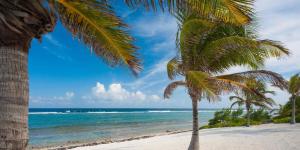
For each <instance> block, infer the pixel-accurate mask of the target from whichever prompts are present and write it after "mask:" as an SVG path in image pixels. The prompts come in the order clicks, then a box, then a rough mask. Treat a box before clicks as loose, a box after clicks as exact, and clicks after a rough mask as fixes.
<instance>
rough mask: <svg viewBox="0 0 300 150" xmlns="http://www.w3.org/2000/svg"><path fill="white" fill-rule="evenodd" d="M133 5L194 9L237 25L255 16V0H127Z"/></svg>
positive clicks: (172, 11)
mask: <svg viewBox="0 0 300 150" xmlns="http://www.w3.org/2000/svg"><path fill="white" fill-rule="evenodd" d="M125 2H126V3H127V4H128V5H129V6H131V7H138V6H141V5H142V6H144V7H145V8H147V9H150V8H152V9H153V10H157V7H160V8H161V9H162V10H164V9H166V8H167V9H168V10H169V12H171V13H175V12H178V11H180V10H184V11H193V12H195V13H197V14H199V15H201V16H205V17H206V18H210V19H212V18H213V19H215V20H222V21H224V22H229V23H232V24H236V25H244V24H247V23H249V22H250V21H251V20H252V19H251V18H252V17H253V4H254V0H125Z"/></svg>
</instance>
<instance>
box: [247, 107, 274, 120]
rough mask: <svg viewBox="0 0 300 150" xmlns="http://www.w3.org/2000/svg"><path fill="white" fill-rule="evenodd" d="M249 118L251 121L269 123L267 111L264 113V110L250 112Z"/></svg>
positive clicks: (269, 116)
mask: <svg viewBox="0 0 300 150" xmlns="http://www.w3.org/2000/svg"><path fill="white" fill-rule="evenodd" d="M250 118H251V120H253V121H257V122H261V123H267V122H269V121H270V119H271V115H270V113H269V112H268V111H266V110H264V109H258V110H256V111H251V113H250Z"/></svg>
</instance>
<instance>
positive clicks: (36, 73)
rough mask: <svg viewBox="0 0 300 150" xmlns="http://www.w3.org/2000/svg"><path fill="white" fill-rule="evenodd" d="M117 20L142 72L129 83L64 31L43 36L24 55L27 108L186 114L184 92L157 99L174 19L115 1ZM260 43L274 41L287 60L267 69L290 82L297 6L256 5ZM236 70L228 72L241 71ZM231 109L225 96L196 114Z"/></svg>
mask: <svg viewBox="0 0 300 150" xmlns="http://www.w3.org/2000/svg"><path fill="white" fill-rule="evenodd" d="M113 6H114V8H115V9H116V10H117V13H118V15H119V16H121V17H122V18H123V20H124V21H125V22H126V23H128V24H129V25H130V29H129V31H130V33H131V35H132V36H133V37H134V38H135V39H136V41H135V45H136V46H138V47H139V51H138V52H139V55H140V58H141V59H142V61H143V67H144V69H143V71H142V72H141V73H140V75H139V76H138V77H134V76H133V75H132V74H131V72H130V71H129V70H128V69H127V68H126V67H124V66H119V67H115V68H111V67H109V66H107V65H106V64H105V63H104V62H103V61H102V60H101V59H99V58H98V57H96V56H95V55H94V54H92V53H91V52H90V50H89V49H88V48H87V47H86V46H85V45H84V44H82V43H81V42H78V40H77V39H76V38H72V36H71V34H70V33H69V32H68V31H66V30H65V29H64V27H63V26H62V25H61V24H60V23H59V24H58V25H57V26H56V28H55V31H54V32H52V33H50V34H47V35H44V36H43V41H42V43H39V42H38V41H36V40H34V41H33V43H32V46H31V49H30V53H29V78H30V107H102V108H111V107H116V108H121V107H127V108H128V107H159V108H162V107H163V108H173V107H174V108H190V105H191V104H190V99H189V97H188V95H187V94H186V91H185V90H184V89H182V88H179V89H178V90H176V91H175V92H174V95H173V96H172V97H171V99H168V100H164V99H163V98H162V93H163V90H164V88H165V86H166V85H167V84H168V83H169V82H170V81H169V80H168V78H167V75H166V69H165V68H166V63H167V61H168V60H169V59H170V58H172V57H173V56H174V55H175V53H176V50H175V43H174V41H175V35H176V31H177V23H176V19H175V18H173V17H172V16H171V15H169V14H168V13H161V12H157V13H153V12H145V11H143V10H140V9H137V10H136V9H131V10H130V9H128V8H127V7H126V6H124V5H123V4H121V3H120V2H118V1H115V4H114V5H113ZM256 10H257V16H258V22H259V24H258V25H259V28H258V32H259V34H260V37H261V38H262V39H264V38H268V39H272V40H279V41H282V42H283V43H284V45H285V46H287V47H288V48H289V49H290V50H291V52H292V56H291V57H288V58H283V59H280V60H277V59H274V60H273V59H272V60H268V62H267V64H266V69H268V70H272V71H275V72H278V73H281V74H283V75H284V77H285V78H289V77H290V76H291V75H292V74H294V73H297V72H299V71H300V63H299V60H298V59H299V58H300V51H299V50H298V47H299V45H300V28H299V26H300V20H299V19H298V17H299V14H300V1H299V0H285V1H281V0H263V1H258V2H257V3H256ZM243 70H245V68H242V67H235V68H232V69H230V70H228V72H237V71H243ZM272 89H273V90H276V91H278V92H277V95H276V96H275V97H274V98H275V99H276V101H277V102H278V103H280V104H283V103H285V102H286V101H287V100H288V98H287V97H288V96H289V95H288V94H287V93H286V92H280V91H279V90H278V89H274V88H272ZM229 105H230V102H228V97H227V96H222V100H221V101H220V102H216V103H208V102H207V101H205V100H203V101H202V102H201V103H200V107H201V108H222V107H227V106H229Z"/></svg>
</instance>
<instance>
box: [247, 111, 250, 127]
mask: <svg viewBox="0 0 300 150" xmlns="http://www.w3.org/2000/svg"><path fill="white" fill-rule="evenodd" d="M247 127H250V110H249V109H247Z"/></svg>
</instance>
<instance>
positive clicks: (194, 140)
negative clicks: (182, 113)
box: [188, 98, 199, 150]
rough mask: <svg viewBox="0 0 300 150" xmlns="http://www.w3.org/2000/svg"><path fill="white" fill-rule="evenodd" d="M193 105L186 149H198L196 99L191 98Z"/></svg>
mask: <svg viewBox="0 0 300 150" xmlns="http://www.w3.org/2000/svg"><path fill="white" fill-rule="evenodd" d="M192 105H193V133H192V139H191V142H190V146H189V149H188V150H199V125H198V124H199V122H198V99H196V98H192Z"/></svg>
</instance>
